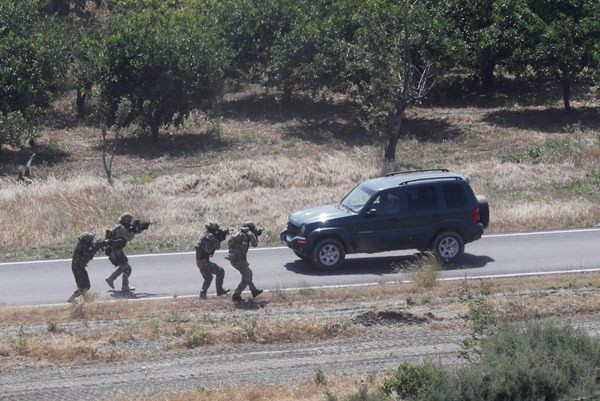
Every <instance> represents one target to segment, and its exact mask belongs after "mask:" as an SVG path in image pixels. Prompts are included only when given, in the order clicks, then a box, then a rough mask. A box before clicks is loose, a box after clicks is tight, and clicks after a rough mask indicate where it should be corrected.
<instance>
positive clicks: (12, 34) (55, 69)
mask: <svg viewBox="0 0 600 401" xmlns="http://www.w3.org/2000/svg"><path fill="white" fill-rule="evenodd" d="M66 55H67V46H66V40H65V34H64V30H63V29H62V27H61V26H60V25H59V24H57V23H55V22H54V21H53V20H52V19H49V18H47V17H45V16H43V15H39V14H38V12H37V3H36V2H34V1H18V0H0V120H1V121H2V123H1V124H0V125H1V130H2V131H1V132H0V145H1V144H2V143H10V144H12V145H15V146H18V145H20V144H21V142H22V139H23V138H25V137H26V136H27V135H30V134H31V132H32V131H31V129H32V127H33V125H34V124H32V123H35V120H36V119H37V118H38V117H39V115H40V112H42V111H43V110H45V109H46V108H48V107H49V105H50V102H51V100H52V98H53V95H54V94H55V93H56V92H57V91H58V89H59V88H60V87H61V85H62V83H63V81H64V77H65V75H66V72H67V67H68V62H67V60H68V57H67V56H66Z"/></svg>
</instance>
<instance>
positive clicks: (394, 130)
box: [383, 101, 406, 162]
mask: <svg viewBox="0 0 600 401" xmlns="http://www.w3.org/2000/svg"><path fill="white" fill-rule="evenodd" d="M405 109H406V107H405V105H404V102H402V101H401V102H400V103H399V104H398V105H397V106H396V110H394V112H393V113H390V116H389V122H388V135H387V136H388V137H387V144H386V146H385V153H384V155H383V158H384V160H385V161H387V162H393V161H396V146H397V145H398V139H399V138H400V128H401V127H402V118H403V117H404V110H405Z"/></svg>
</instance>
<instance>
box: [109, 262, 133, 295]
mask: <svg viewBox="0 0 600 401" xmlns="http://www.w3.org/2000/svg"><path fill="white" fill-rule="evenodd" d="M131 271H132V270H131V266H129V263H128V262H125V263H122V264H120V265H119V267H117V269H116V270H115V271H114V272H112V274H111V275H110V276H109V277H108V280H110V281H115V280H116V279H117V277H119V276H120V275H121V274H122V275H123V281H121V291H129V276H131Z"/></svg>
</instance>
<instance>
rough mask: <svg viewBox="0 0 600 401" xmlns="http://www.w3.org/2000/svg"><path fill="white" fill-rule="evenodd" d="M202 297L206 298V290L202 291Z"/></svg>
mask: <svg viewBox="0 0 600 401" xmlns="http://www.w3.org/2000/svg"><path fill="white" fill-rule="evenodd" d="M200 299H206V290H202V291H200Z"/></svg>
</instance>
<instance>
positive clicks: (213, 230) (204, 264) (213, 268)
mask: <svg viewBox="0 0 600 401" xmlns="http://www.w3.org/2000/svg"><path fill="white" fill-rule="evenodd" d="M205 228H206V232H205V233H204V235H202V237H201V238H200V240H199V241H198V243H197V244H196V265H197V266H198V269H200V274H202V277H203V278H204V283H202V291H201V292H200V298H202V299H206V292H207V291H208V288H209V287H210V284H211V283H212V280H213V275H215V276H216V277H217V280H216V287H217V295H219V296H220V295H225V294H227V293H228V292H229V289H224V288H223V279H224V278H225V269H223V268H222V267H221V266H219V265H217V264H216V263H213V262H211V261H210V260H209V259H210V257H211V256H213V255H214V253H215V251H216V250H217V249H219V248H220V247H221V241H220V240H219V238H218V233H219V231H220V227H219V225H218V224H216V223H209V224H207V225H205ZM223 238H224V236H223Z"/></svg>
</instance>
